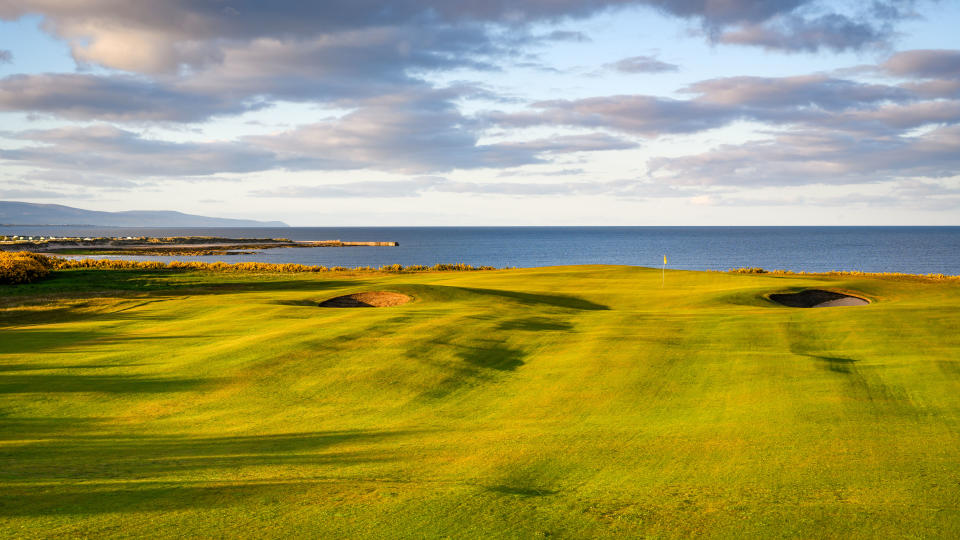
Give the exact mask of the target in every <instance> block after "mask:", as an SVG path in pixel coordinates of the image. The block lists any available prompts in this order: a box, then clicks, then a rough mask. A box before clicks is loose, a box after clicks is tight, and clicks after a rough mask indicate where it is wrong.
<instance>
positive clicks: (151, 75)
mask: <svg viewBox="0 0 960 540" xmlns="http://www.w3.org/2000/svg"><path fill="white" fill-rule="evenodd" d="M151 4H153V5H147V4H143V5H141V4H135V3H131V4H117V3H115V2H112V1H110V0H89V1H88V2H85V3H83V5H82V6H80V5H73V4H71V3H65V4H58V3H53V2H46V1H33V0H22V1H15V2H12V3H11V2H7V3H3V2H0V199H3V200H21V201H29V202H44V203H58V204H68V205H73V206H79V207H83V208H90V209H97V210H128V209H172V210H180V211H184V212H190V213H200V214H206V215H215V216H224V217H249V218H262V219H281V220H284V221H287V222H288V223H291V224H295V225H304V226H306V225H330V226H333V225H371V226H376V225H575V224H576V225H803V224H811V225H853V224H860V225H885V224H890V225H894V224H898V225H901V224H902V225H910V224H918V225H919V224H940V225H945V224H953V225H956V224H960V219H958V218H960V125H958V123H960V39H958V38H957V36H956V28H960V3H957V2H947V1H940V2H934V1H921V0H917V1H909V0H876V1H874V2H824V1H818V0H785V1H782V2H768V1H749V0H723V1H720V0H643V1H629V0H590V1H587V0H565V1H562V2H556V1H553V2H548V1H546V0H528V1H519V2H517V1H515V2H497V1H491V2H486V3H479V4H469V3H449V2H435V1H428V0H403V1H395V2H385V3H377V2H339V1H331V2H325V3H322V5H320V4H318V5H307V6H304V5H302V3H300V2H285V1H281V2H273V3H269V4H267V3H262V2H254V1H252V0H242V1H218V2H210V1H203V2H199V1H190V0H176V1H171V2H164V3H151Z"/></svg>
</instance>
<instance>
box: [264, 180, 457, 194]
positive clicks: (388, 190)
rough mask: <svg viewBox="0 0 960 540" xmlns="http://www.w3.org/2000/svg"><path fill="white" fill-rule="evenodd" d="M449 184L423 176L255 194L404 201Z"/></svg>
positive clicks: (288, 188)
mask: <svg viewBox="0 0 960 540" xmlns="http://www.w3.org/2000/svg"><path fill="white" fill-rule="evenodd" d="M445 182H447V180H446V179H445V178H441V177H436V176H423V177H418V178H411V179H408V180H395V181H389V180H385V181H359V182H348V183H341V184H321V185H313V186H286V187H280V188H274V189H262V190H256V191H252V192H251V195H254V196H257V197H279V198H291V199H300V198H320V199H340V198H401V197H418V196H420V194H421V193H423V192H424V191H426V190H429V189H431V188H433V187H434V186H437V185H438V184H442V183H445Z"/></svg>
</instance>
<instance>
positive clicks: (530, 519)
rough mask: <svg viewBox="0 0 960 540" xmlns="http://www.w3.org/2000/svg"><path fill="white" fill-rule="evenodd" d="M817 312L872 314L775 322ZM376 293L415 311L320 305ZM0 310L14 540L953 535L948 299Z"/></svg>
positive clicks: (5, 524) (168, 285) (500, 281)
mask: <svg viewBox="0 0 960 540" xmlns="http://www.w3.org/2000/svg"><path fill="white" fill-rule="evenodd" d="M806 287H811V288H828V289H832V290H839V291H857V292H858V294H860V295H862V296H865V297H867V298H869V299H871V300H872V301H874V303H873V304H872V305H869V306H864V307H852V308H829V309H797V308H787V307H783V306H778V305H776V304H773V303H772V302H770V301H769V300H766V299H765V298H764V295H765V294H768V293H770V292H782V291H791V290H798V289H802V288H806ZM369 290H387V291H395V292H400V293H404V294H408V295H411V296H413V297H414V298H415V301H414V302H412V303H409V304H405V305H401V306H395V307H390V308H382V309H323V308H317V307H315V302H317V301H322V300H324V299H326V298H330V297H333V296H338V295H341V294H347V293H351V292H358V291H369ZM0 308H2V309H0V535H2V536H7V537H26V538H30V537H62V536H70V537H76V536H91V537H99V536H129V535H136V536H150V537H168V538H173V537H183V536H202V537H210V536H218V537H219V536H231V537H232V536H241V537H243V536H256V537H291V536H293V537H317V536H323V537H329V536H334V537H351V538H356V537H360V538H362V537H368V538H383V537H409V538H421V537H453V538H477V537H517V538H537V537H565V538H578V537H623V536H633V537H636V536H641V537H642V536H649V537H685V536H691V535H703V536H708V537H745V536H747V537H750V536H762V537H784V536H786V537H943V538H950V537H957V536H960V451H958V448H960V284H958V283H957V282H956V281H947V282H934V281H924V280H915V279H894V278H889V277H888V278H879V277H871V276H849V275H848V276H816V275H802V276H800V275H793V276H790V275H787V276H780V275H765V274H760V275H749V274H726V273H716V272H683V271H668V272H667V274H666V286H665V287H663V288H661V287H660V270H659V269H656V270H655V269H643V268H630V267H608V266H582V267H557V268H540V269H523V270H507V271H489V272H477V273H460V272H451V273H446V272H437V273H420V274H378V273H349V272H347V273H338V274H224V273H214V272H175V271H170V270H156V271H148V270H113V271H110V270H97V269H92V270H83V269H78V270H67V271H56V272H54V273H53V274H52V275H51V277H50V278H48V279H47V280H44V281H41V282H38V283H34V284H30V285H6V286H2V288H0Z"/></svg>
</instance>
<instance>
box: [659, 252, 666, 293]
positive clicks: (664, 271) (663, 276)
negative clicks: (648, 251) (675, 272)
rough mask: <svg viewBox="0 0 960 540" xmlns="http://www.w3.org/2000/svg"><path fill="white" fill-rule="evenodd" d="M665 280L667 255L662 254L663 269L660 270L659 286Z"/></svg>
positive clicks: (661, 285)
mask: <svg viewBox="0 0 960 540" xmlns="http://www.w3.org/2000/svg"><path fill="white" fill-rule="evenodd" d="M666 282H667V256H666V255H664V256H663V270H661V271H660V288H661V289H662V288H663V286H664V284H666Z"/></svg>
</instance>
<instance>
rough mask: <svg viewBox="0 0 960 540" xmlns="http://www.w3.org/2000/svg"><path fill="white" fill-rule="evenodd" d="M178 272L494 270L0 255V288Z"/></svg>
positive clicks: (458, 265)
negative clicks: (81, 272) (82, 275)
mask: <svg viewBox="0 0 960 540" xmlns="http://www.w3.org/2000/svg"><path fill="white" fill-rule="evenodd" d="M78 269H87V270H178V271H209V272H243V273H282V274H289V273H318V272H366V273H373V272H379V273H389V274H400V273H415V272H475V271H483V270H496V268H494V267H492V266H473V265H470V264H463V263H439V264H435V265H433V266H427V265H409V266H404V265H402V264H391V265H386V266H380V267H376V268H375V267H372V266H358V267H355V268H347V267H345V266H331V267H328V266H311V265H304V264H294V263H286V264H272V263H260V262H241V263H225V262H221V261H217V262H212V263H208V262H198V261H171V262H169V263H166V262H162V261H130V260H123V259H65V258H63V257H56V256H51V255H45V254H42V253H34V252H31V251H19V252H0V284H3V283H7V284H20V283H32V282H34V281H37V280H38V279H41V278H44V277H46V276H47V275H49V274H50V272H52V271H57V270H78Z"/></svg>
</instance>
